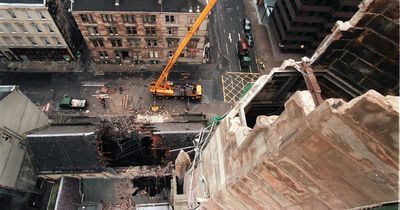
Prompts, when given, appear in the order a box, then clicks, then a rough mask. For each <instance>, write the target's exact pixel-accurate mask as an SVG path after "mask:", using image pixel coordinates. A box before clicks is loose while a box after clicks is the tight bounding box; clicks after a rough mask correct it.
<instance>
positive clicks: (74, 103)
mask: <svg viewBox="0 0 400 210" xmlns="http://www.w3.org/2000/svg"><path fill="white" fill-rule="evenodd" d="M59 106H60V107H61V108H67V109H68V108H72V109H82V108H85V107H86V100H85V99H77V98H72V97H71V96H70V95H68V94H65V95H64V96H63V97H62V98H61V101H60V104H59Z"/></svg>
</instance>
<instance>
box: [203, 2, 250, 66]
mask: <svg viewBox="0 0 400 210" xmlns="http://www.w3.org/2000/svg"><path fill="white" fill-rule="evenodd" d="M245 17H246V16H245V8H244V4H243V2H242V1H229V0H220V1H218V2H217V4H216V5H215V8H214V9H213V12H212V14H211V16H210V24H212V32H214V33H213V34H211V36H214V39H215V42H216V43H215V48H216V49H214V50H216V51H217V52H218V55H217V57H218V59H219V62H220V63H222V67H223V71H224V72H249V73H257V72H258V71H257V66H256V63H255V59H256V58H255V54H254V49H253V48H251V50H250V56H251V58H252V60H253V61H252V63H251V65H250V66H249V67H241V66H240V63H239V59H238V56H237V48H236V44H237V42H238V41H239V39H240V38H245V33H244V31H243V18H245ZM254 24H255V23H254ZM255 44H256V43H255Z"/></svg>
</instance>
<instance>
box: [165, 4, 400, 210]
mask: <svg viewBox="0 0 400 210" xmlns="http://www.w3.org/2000/svg"><path fill="white" fill-rule="evenodd" d="M398 9H399V2H398V1H383V0H375V1H372V0H366V1H363V2H362V3H361V4H360V5H359V10H358V12H357V13H355V15H354V16H353V17H352V18H351V19H350V20H349V21H347V22H341V21H339V22H337V23H336V25H335V27H334V28H333V29H332V34H330V35H329V36H327V37H326V38H325V39H324V41H323V42H322V43H321V45H320V46H319V47H318V49H317V50H316V51H315V53H314V54H313V56H312V57H311V58H303V59H302V61H294V60H286V61H285V62H283V64H282V65H281V66H280V67H277V68H274V69H272V71H271V72H270V73H269V74H268V75H263V76H261V77H260V78H259V79H258V80H257V81H256V82H255V83H254V84H253V85H252V88H251V89H250V90H249V91H248V92H247V94H246V95H245V96H244V97H243V98H242V99H241V100H240V101H239V102H238V103H236V104H235V107H234V108H233V109H232V110H231V111H230V112H229V113H228V114H227V115H226V117H225V118H224V119H223V120H222V121H221V122H220V124H219V126H218V127H217V129H215V130H210V132H212V135H211V137H209V138H204V139H200V140H199V141H198V143H197V144H195V145H196V148H197V151H198V152H197V153H196V154H195V158H194V159H193V161H192V164H190V166H189V167H187V170H186V173H185V176H184V177H181V178H179V177H178V178H174V180H172V182H173V183H174V184H175V186H176V188H177V189H173V190H172V192H173V195H172V201H171V202H173V204H174V207H175V209H188V208H189V209H192V208H203V209H292V208H296V209H349V208H386V207H389V208H394V209H397V208H398V174H399V171H398V166H399V163H398V157H399V151H398V150H399V97H398V92H399V75H398V74H399V70H398V58H399V51H398V44H399V43H398V37H399V33H398V30H399V20H398V18H399V16H398V14H399V10H398ZM182 179H183V182H184V184H183V186H179V184H178V183H179V181H181V182H182ZM179 191H182V192H179Z"/></svg>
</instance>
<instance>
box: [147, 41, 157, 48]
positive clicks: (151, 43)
mask: <svg viewBox="0 0 400 210" xmlns="http://www.w3.org/2000/svg"><path fill="white" fill-rule="evenodd" d="M146 46H147V47H157V40H156V39H146Z"/></svg>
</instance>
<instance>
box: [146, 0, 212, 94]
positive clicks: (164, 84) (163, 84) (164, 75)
mask: <svg viewBox="0 0 400 210" xmlns="http://www.w3.org/2000/svg"><path fill="white" fill-rule="evenodd" d="M216 3H217V0H209V1H208V4H207V5H206V7H205V8H204V10H203V11H202V12H201V13H200V16H199V17H198V18H197V19H196V21H195V22H194V23H193V25H192V27H191V28H190V30H189V31H188V32H187V34H186V36H185V37H184V38H183V40H182V42H181V43H180V44H179V46H178V49H177V50H176V51H175V53H174V55H173V56H172V57H171V58H170V60H169V61H168V63H167V65H166V66H165V68H164V70H163V71H162V72H161V75H160V77H159V78H158V79H157V80H156V81H154V82H152V83H151V85H150V92H151V93H152V94H153V96H156V97H180V98H189V99H197V100H201V98H202V87H201V85H200V84H186V85H184V86H179V85H175V84H174V83H173V82H172V81H168V74H169V72H170V71H171V69H172V67H173V66H174V64H175V63H176V61H177V60H178V58H179V56H180V55H181V53H182V51H183V49H185V47H186V45H187V44H188V42H189V41H190V39H191V38H192V37H193V35H194V34H195V33H196V32H197V30H198V29H199V27H200V25H201V23H203V21H204V19H206V17H207V15H208V13H209V12H210V11H211V9H212V8H213V7H214V5H215V4H216Z"/></svg>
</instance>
